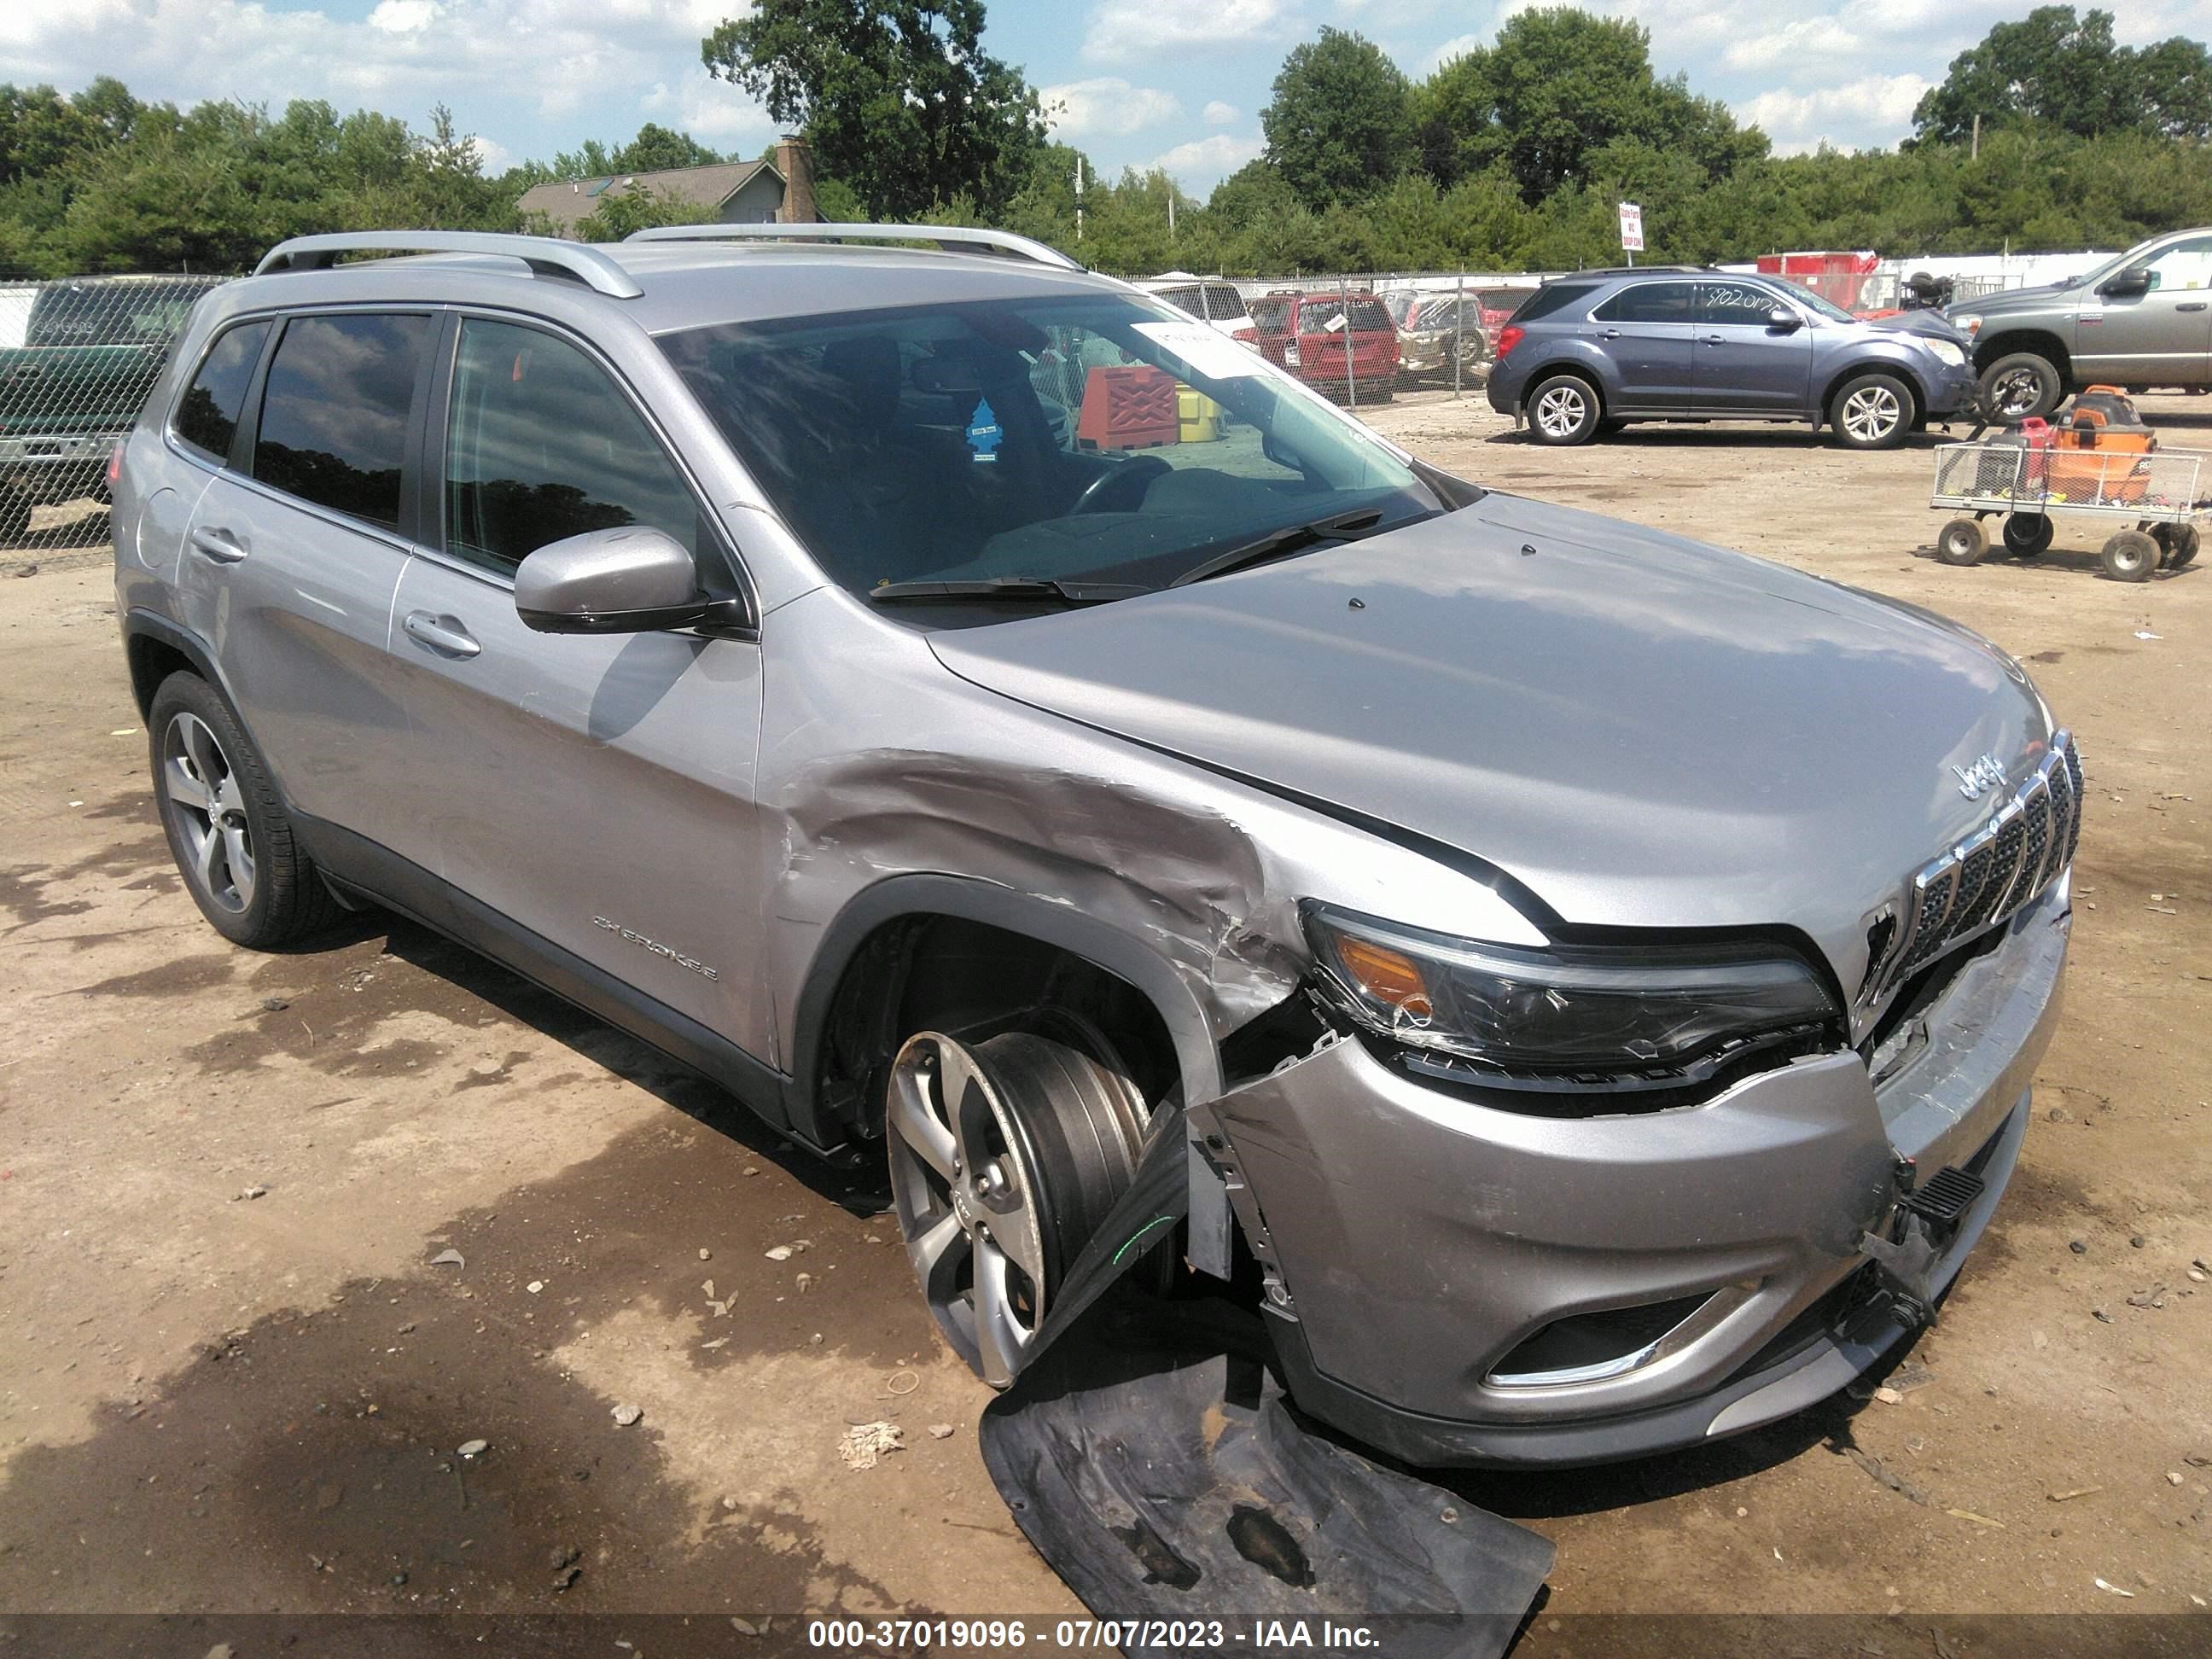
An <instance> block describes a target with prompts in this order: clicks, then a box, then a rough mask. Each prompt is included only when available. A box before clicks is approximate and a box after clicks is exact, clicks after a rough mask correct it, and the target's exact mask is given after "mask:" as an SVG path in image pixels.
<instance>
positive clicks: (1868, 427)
mask: <svg viewBox="0 0 2212 1659" xmlns="http://www.w3.org/2000/svg"><path fill="white" fill-rule="evenodd" d="M1904 418H1905V405H1904V404H1903V403H1901V402H1900V401H1899V398H1898V396H1897V394H1896V393H1895V392H1892V391H1891V390H1890V389H1889V388H1888V387H1887V386H1861V387H1860V388H1859V389H1858V390H1857V392H1853V393H1851V395H1850V397H1848V398H1845V399H1844V422H1843V424H1844V431H1845V432H1847V433H1849V434H1850V436H1851V440H1852V441H1853V442H1855V443H1862V444H1875V443H1880V442H1881V441H1882V440H1883V439H1884V438H1887V436H1889V435H1890V434H1891V433H1893V432H1894V431H1896V430H1897V425H1898V422H1900V421H1902V420H1903V419H1904Z"/></svg>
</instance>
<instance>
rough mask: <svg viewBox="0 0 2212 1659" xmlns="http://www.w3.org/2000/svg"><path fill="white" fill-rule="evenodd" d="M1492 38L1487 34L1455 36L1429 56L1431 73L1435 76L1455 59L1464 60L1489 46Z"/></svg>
mask: <svg viewBox="0 0 2212 1659" xmlns="http://www.w3.org/2000/svg"><path fill="white" fill-rule="evenodd" d="M1490 40H1491V37H1490V36H1488V35H1486V34H1455V35H1454V36H1452V38H1451V39H1450V40H1447V41H1445V42H1444V43H1443V45H1442V46H1438V47H1437V49H1436V50H1435V51H1434V52H1431V53H1430V54H1429V57H1428V69H1429V72H1430V73H1431V74H1434V73H1435V72H1436V71H1437V70H1438V69H1440V68H1442V67H1443V65H1444V64H1449V62H1451V60H1452V59H1453V58H1464V57H1466V56H1467V55H1468V53H1469V52H1473V51H1474V50H1475V49H1476V48H1477V47H1479V46H1488V45H1489V44H1490Z"/></svg>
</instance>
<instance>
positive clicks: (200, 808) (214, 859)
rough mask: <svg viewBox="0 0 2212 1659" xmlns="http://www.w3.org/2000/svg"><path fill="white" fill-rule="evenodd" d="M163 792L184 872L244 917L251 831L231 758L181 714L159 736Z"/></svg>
mask: <svg viewBox="0 0 2212 1659" xmlns="http://www.w3.org/2000/svg"><path fill="white" fill-rule="evenodd" d="M161 794H162V798H163V801H164V803H165V805H166V808H167V812H168V814H169V821H170V823H172V824H173V826H174V828H175V829H176V833H177V840H178V842H179V844H180V845H181V846H182V847H183V848H184V849H185V860H184V863H185V874H186V876H187V877H188V878H190V879H191V881H192V882H193V884H195V885H197V887H198V889H199V890H200V892H201V894H202V895H203V896H204V897H205V898H206V899H207V900H208V901H209V902H210V903H212V904H214V905H215V906H216V908H219V909H222V910H227V911H229V912H231V913H232V914H233V915H239V914H242V913H243V912H244V911H245V910H246V908H247V907H248V906H249V905H251V904H252V902H253V884H254V866H253V831H252V826H251V825H250V824H249V823H247V821H246V797H245V794H244V793H243V792H242V790H241V789H240V786H239V781H238V775H237V773H236V772H235V771H234V770H233V769H232V767H231V764H230V757H228V755H226V754H224V753H223V751H222V744H221V743H220V742H219V741H217V739H216V734H215V732H213V730H211V729H210V727H209V726H208V724H207V722H206V721H205V720H202V719H200V717H199V716H198V715H197V714H190V713H179V714H176V715H174V716H173V717H172V718H171V720H170V721H169V725H168V729H167V731H165V732H163V733H162V734H161Z"/></svg>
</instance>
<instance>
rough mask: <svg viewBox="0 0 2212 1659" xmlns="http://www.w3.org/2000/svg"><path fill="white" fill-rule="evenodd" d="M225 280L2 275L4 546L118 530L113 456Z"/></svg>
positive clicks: (91, 542)
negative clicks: (196, 315)
mask: <svg viewBox="0 0 2212 1659" xmlns="http://www.w3.org/2000/svg"><path fill="white" fill-rule="evenodd" d="M223 280H224V279H223V278H222V277H214V276H80V277H67V278H64V279H62V280H59V281H55V282H9V281H7V280H6V279H4V278H0V554H8V553H19V552H23V551H34V552H45V551H58V550H63V549H70V548H87V547H96V546H100V545H101V544H105V543H106V540H107V538H108V524H107V461H108V456H109V454H110V453H111V452H112V450H113V448H114V447H115V443H116V441H117V440H118V439H119V438H121V437H122V436H123V435H124V434H125V433H126V432H128V431H129V430H130V429H131V424H132V422H135V421H136V420H137V418H138V411H139V410H140V408H141V407H142V406H143V404H145V401H146V395H147V393H148V392H151V391H152V390H153V387H154V382H155V380H157V379H158V378H160V375H161V368H162V365H163V364H164V363H166V362H167V361H168V356H169V349H170V347H171V346H172V345H173V344H174V343H175V341H176V337H177V335H178V333H179V331H181V330H182V329H183V328H184V325H185V319H186V318H187V317H189V316H190V315H191V309H192V307H193V305H194V304H195V303H196V302H197V301H198V300H199V298H200V296H201V295H204V294H205V293H206V292H207V291H208V290H209V289H212V288H214V287H216V285H217V284H218V283H221V282H222V281H223Z"/></svg>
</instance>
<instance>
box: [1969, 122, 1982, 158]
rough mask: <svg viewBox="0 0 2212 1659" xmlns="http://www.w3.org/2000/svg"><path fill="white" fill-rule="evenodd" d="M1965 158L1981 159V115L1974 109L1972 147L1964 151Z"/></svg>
mask: <svg viewBox="0 0 2212 1659" xmlns="http://www.w3.org/2000/svg"><path fill="white" fill-rule="evenodd" d="M1966 159H1967V160H1968V161H1980V160H1981V159H1982V117H1981V112H1979V111H1976V112H1975V114H1974V143H1973V148H1972V149H1969V150H1968V151H1967V152H1966Z"/></svg>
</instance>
